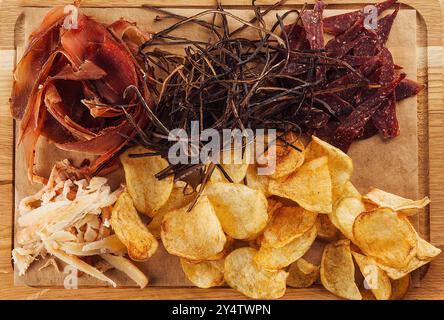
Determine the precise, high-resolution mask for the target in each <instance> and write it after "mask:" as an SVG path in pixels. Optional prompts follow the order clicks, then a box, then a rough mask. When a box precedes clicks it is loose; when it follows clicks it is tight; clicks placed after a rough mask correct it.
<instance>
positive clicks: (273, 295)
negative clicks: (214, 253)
mask: <svg viewBox="0 0 444 320" xmlns="http://www.w3.org/2000/svg"><path fill="white" fill-rule="evenodd" d="M256 253H257V251H256V250H255V249H253V248H248V247H246V248H240V249H237V250H234V251H233V252H231V253H230V254H229V255H228V256H227V257H226V258H225V268H224V276H225V281H226V282H227V284H228V285H229V286H230V287H231V288H233V289H235V290H237V291H239V292H241V293H243V294H244V295H246V296H247V297H250V298H253V299H278V298H280V297H282V296H283V295H284V294H285V290H286V280H287V276H288V273H287V272H285V271H282V270H278V271H267V270H264V269H261V268H259V267H258V266H257V265H256V263H255V262H254V261H253V258H254V256H255V255H256Z"/></svg>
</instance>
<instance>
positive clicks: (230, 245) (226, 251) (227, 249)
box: [187, 236, 235, 263]
mask: <svg viewBox="0 0 444 320" xmlns="http://www.w3.org/2000/svg"><path fill="white" fill-rule="evenodd" d="M226 237H227V241H226V242H225V246H224V248H223V249H222V251H221V252H219V253H217V254H215V255H214V256H211V257H209V258H208V259H206V260H190V259H187V261H188V262H190V263H201V262H204V261H217V260H221V259H223V258H225V257H226V256H227V255H228V254H229V253H230V252H231V251H233V248H234V243H235V242H234V239H233V238H231V237H230V236H226Z"/></svg>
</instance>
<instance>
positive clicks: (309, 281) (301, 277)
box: [287, 258, 320, 288]
mask: <svg viewBox="0 0 444 320" xmlns="http://www.w3.org/2000/svg"><path fill="white" fill-rule="evenodd" d="M319 269H320V267H319V266H315V265H313V264H311V263H310V262H308V261H306V260H304V259H302V258H301V259H298V260H297V261H296V262H293V263H292V264H291V265H290V268H289V269H288V278H287V285H288V286H290V287H293V288H308V287H311V286H312V285H313V284H314V283H315V282H316V280H318V278H319Z"/></svg>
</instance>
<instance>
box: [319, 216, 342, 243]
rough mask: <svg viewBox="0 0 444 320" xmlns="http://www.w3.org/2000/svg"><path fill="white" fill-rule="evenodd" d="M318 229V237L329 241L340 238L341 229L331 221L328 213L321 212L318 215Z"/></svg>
mask: <svg viewBox="0 0 444 320" xmlns="http://www.w3.org/2000/svg"><path fill="white" fill-rule="evenodd" d="M316 229H317V233H318V238H320V239H322V240H325V241H329V242H333V241H336V240H338V237H339V231H338V229H336V227H335V226H334V224H333V223H332V222H331V221H330V217H329V216H328V215H325V214H320V215H318V216H317V218H316Z"/></svg>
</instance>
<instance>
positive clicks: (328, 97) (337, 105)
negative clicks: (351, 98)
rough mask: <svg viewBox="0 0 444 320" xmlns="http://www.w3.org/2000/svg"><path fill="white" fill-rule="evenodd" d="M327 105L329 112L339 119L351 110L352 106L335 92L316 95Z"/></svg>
mask: <svg viewBox="0 0 444 320" xmlns="http://www.w3.org/2000/svg"><path fill="white" fill-rule="evenodd" d="M317 98H318V99H320V100H322V101H323V102H324V103H326V104H327V105H328V106H329V111H330V113H331V114H332V115H333V116H334V117H335V118H336V119H339V120H343V119H344V118H345V117H346V116H348V115H349V114H350V113H351V112H352V111H353V106H352V105H351V104H350V103H348V102H347V101H345V100H343V99H341V98H340V97H339V96H338V95H336V94H332V93H330V94H323V95H320V96H318V97H317Z"/></svg>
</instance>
